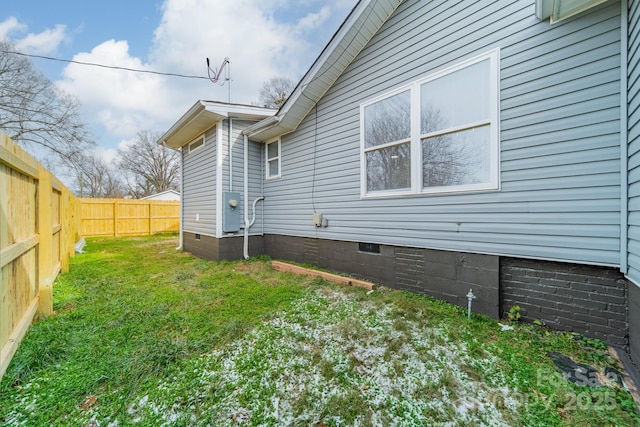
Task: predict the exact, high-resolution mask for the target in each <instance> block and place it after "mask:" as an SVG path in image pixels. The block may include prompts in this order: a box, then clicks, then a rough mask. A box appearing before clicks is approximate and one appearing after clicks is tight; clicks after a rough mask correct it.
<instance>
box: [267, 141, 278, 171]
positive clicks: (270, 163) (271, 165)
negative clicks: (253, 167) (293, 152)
mask: <svg viewBox="0 0 640 427" xmlns="http://www.w3.org/2000/svg"><path fill="white" fill-rule="evenodd" d="M265 153H266V155H265V157H266V170H267V176H266V178H267V179H271V178H278V177H279V176H280V138H278V139H276V140H273V141H271V142H267V144H266V149H265Z"/></svg>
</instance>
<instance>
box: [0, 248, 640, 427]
mask: <svg viewBox="0 0 640 427" xmlns="http://www.w3.org/2000/svg"><path fill="white" fill-rule="evenodd" d="M176 244H177V241H176V238H175V236H160V237H152V238H134V239H122V240H113V239H91V240H89V242H88V245H87V247H86V251H87V253H85V254H81V255H78V256H76V257H75V258H74V259H73V260H72V269H71V272H70V273H66V274H63V275H61V276H60V277H59V279H58V282H57V283H56V285H55V287H54V309H55V310H56V315H55V316H52V317H49V318H46V319H41V320H39V321H37V322H36V323H35V324H34V325H33V327H32V328H31V330H30V332H29V333H28V335H27V337H26V339H25V341H24V342H23V344H22V346H21V347H20V349H19V351H18V353H17V354H16V356H15V358H14V360H13V362H12V364H11V365H10V367H9V369H8V371H7V373H6V374H5V377H4V379H3V381H2V383H0V422H1V423H2V424H3V425H32V426H41V425H69V426H120V425H141V426H163V425H164V426H199V425H202V426H205V425H216V426H218V425H228V426H234V425H250V426H254V425H256V426H257V425H265V426H271V425H285V426H297V425H305V426H306V425H316V426H369V425H380V426H392V425H397V426H411V425H416V426H424V425H430V426H431V425H433V426H460V425H463V426H466V425H469V426H476V425H486V426H520V425H522V426H555V425H558V426H580V425H584V426H587V425H589V426H600V425H601V426H624V425H637V424H638V423H639V422H640V416H639V414H638V412H637V410H636V406H635V403H634V401H633V399H632V398H631V395H630V394H629V393H628V392H627V391H626V390H625V389H624V388H622V387H620V386H618V385H617V384H616V383H615V381H609V380H607V379H606V378H605V379H603V378H602V377H601V378H600V381H601V382H602V384H603V385H602V386H599V387H593V388H592V387H588V386H585V385H579V384H574V383H571V382H569V381H567V379H566V378H565V377H563V375H562V374H561V373H560V372H559V371H558V370H557V369H556V368H555V366H554V364H553V362H552V361H551V359H550V358H549V357H548V356H547V353H548V352H549V351H557V352H561V353H563V354H565V355H567V356H569V357H571V358H572V359H574V360H576V361H579V362H582V363H586V364H588V365H590V366H593V367H595V368H597V369H598V370H599V371H600V372H602V371H603V369H604V368H605V367H611V366H616V364H617V362H616V361H615V360H614V359H612V358H611V357H610V356H609V355H608V354H607V353H606V352H605V351H604V350H605V349H604V347H605V346H603V345H602V343H600V342H598V341H595V340H589V339H585V338H583V337H580V336H578V335H575V334H568V333H552V332H549V331H547V330H546V329H545V328H544V327H542V326H535V325H522V324H513V326H514V327H515V329H514V330H510V331H503V330H502V328H501V326H500V324H499V323H498V322H495V321H493V320H491V319H488V318H486V317H484V316H478V315H474V316H473V317H472V319H471V320H468V319H467V318H466V311H465V310H463V309H460V308H458V307H453V306H450V305H448V304H446V303H442V302H438V301H434V300H432V299H430V298H427V297H424V296H419V295H414V294H410V293H406V292H400V291H392V290H389V289H385V288H380V289H378V290H375V291H367V290H365V289H360V288H349V287H344V286H342V285H334V284H330V283H328V282H325V281H323V280H320V279H312V278H309V277H305V276H296V275H293V274H287V273H279V272H276V271H274V270H273V269H272V268H271V266H270V264H269V262H268V260H265V259H252V260H250V261H247V262H223V263H212V262H206V261H203V260H200V259H197V258H194V257H192V256H190V255H189V254H186V253H179V252H176V251H175V250H174V247H175V246H176ZM591 379H592V378H589V380H591ZM586 382H590V381H583V384H584V383H586Z"/></svg>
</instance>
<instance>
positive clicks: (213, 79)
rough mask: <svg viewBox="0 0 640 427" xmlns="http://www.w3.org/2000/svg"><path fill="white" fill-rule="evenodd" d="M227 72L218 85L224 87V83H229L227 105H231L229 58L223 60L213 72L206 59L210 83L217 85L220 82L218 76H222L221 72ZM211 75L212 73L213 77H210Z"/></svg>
mask: <svg viewBox="0 0 640 427" xmlns="http://www.w3.org/2000/svg"><path fill="white" fill-rule="evenodd" d="M225 66H226V70H227V72H226V73H225V77H224V80H223V81H222V82H221V83H220V86H224V82H229V104H231V61H230V60H229V58H228V57H227V58H224V60H223V61H222V64H221V65H220V68H219V69H216V70H213V69H212V68H211V65H210V62H209V58H207V75H208V76H209V80H210V81H211V83H214V84H215V83H218V81H220V76H222V71H223V70H224V69H225ZM211 73H213V77H211Z"/></svg>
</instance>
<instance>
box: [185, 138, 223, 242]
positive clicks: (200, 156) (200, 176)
mask: <svg viewBox="0 0 640 427" xmlns="http://www.w3.org/2000/svg"><path fill="white" fill-rule="evenodd" d="M182 156H183V175H184V181H183V196H182V197H183V199H182V203H183V215H184V218H183V220H184V225H183V230H184V231H186V232H191V233H199V234H204V235H207V236H212V237H215V236H216V167H215V165H216V128H215V127H214V128H212V129H211V130H209V131H208V132H207V134H206V137H205V144H204V147H201V148H198V149H197V150H194V151H193V152H192V153H189V152H188V148H187V147H185V148H184V149H183V155H182ZM198 214H199V215H200V220H199V221H196V216H197V215H198Z"/></svg>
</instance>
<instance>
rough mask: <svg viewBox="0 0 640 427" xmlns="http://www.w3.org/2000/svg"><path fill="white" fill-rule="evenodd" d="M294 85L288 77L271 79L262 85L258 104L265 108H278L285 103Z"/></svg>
mask: <svg viewBox="0 0 640 427" xmlns="http://www.w3.org/2000/svg"><path fill="white" fill-rule="evenodd" d="M295 86H296V84H295V82H294V81H293V80H291V79H290V78H288V77H273V78H271V79H269V80H267V81H266V82H264V83H263V84H262V88H261V89H260V95H259V101H260V104H261V105H263V106H264V107H267V108H280V107H282V104H284V103H285V101H286V100H287V98H288V97H289V95H291V92H293V89H294V88H295Z"/></svg>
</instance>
